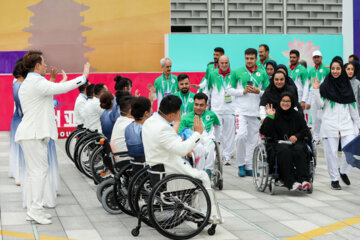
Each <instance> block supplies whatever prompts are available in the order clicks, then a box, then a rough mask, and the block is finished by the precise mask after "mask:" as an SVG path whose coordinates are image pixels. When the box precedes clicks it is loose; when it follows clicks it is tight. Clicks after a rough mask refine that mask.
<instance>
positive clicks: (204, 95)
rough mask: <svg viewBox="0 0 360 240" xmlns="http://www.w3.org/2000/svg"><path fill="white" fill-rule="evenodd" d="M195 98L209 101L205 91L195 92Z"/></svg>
mask: <svg viewBox="0 0 360 240" xmlns="http://www.w3.org/2000/svg"><path fill="white" fill-rule="evenodd" d="M195 99H199V100H201V99H205V103H207V101H208V96H207V95H206V94H205V93H202V92H199V93H197V94H195V96H194V100H195Z"/></svg>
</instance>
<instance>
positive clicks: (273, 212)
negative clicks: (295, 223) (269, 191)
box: [259, 208, 299, 221]
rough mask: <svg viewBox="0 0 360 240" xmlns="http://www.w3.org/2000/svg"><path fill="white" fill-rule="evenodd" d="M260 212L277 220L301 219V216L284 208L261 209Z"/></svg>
mask: <svg viewBox="0 0 360 240" xmlns="http://www.w3.org/2000/svg"><path fill="white" fill-rule="evenodd" d="M259 212H261V213H264V214H265V215H267V216H269V217H271V218H272V219H275V220H276V221H285V220H296V219H299V216H296V215H294V214H292V213H290V212H288V211H285V210H282V209H276V208H271V209H259Z"/></svg>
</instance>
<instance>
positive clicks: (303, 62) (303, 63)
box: [299, 59, 307, 68]
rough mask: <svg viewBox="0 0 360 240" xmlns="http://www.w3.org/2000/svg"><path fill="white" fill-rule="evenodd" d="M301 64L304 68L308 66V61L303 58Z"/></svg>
mask: <svg viewBox="0 0 360 240" xmlns="http://www.w3.org/2000/svg"><path fill="white" fill-rule="evenodd" d="M299 63H300V65H302V66H303V67H304V68H307V62H306V61H305V60H304V59H301V60H300V61H299Z"/></svg>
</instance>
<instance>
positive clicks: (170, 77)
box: [161, 74, 173, 94]
mask: <svg viewBox="0 0 360 240" xmlns="http://www.w3.org/2000/svg"><path fill="white" fill-rule="evenodd" d="M164 79H165V81H166V82H167V88H166V89H165V84H164ZM172 80H173V79H172V76H171V74H170V75H169V81H167V80H166V77H165V75H164V74H163V75H162V79H161V83H162V87H163V94H165V92H166V93H170V92H171V89H172V88H173V83H172ZM170 82H171V86H170V87H169V83H170ZM166 90H167V91H166Z"/></svg>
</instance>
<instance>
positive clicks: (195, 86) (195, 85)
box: [190, 84, 200, 89]
mask: <svg viewBox="0 0 360 240" xmlns="http://www.w3.org/2000/svg"><path fill="white" fill-rule="evenodd" d="M190 87H192V88H195V89H200V85H199V84H190Z"/></svg>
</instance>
